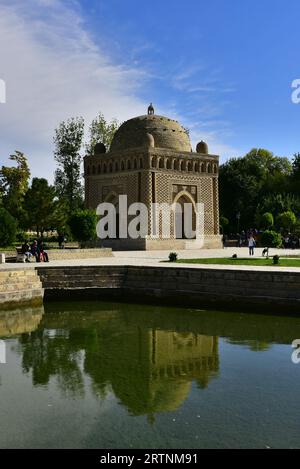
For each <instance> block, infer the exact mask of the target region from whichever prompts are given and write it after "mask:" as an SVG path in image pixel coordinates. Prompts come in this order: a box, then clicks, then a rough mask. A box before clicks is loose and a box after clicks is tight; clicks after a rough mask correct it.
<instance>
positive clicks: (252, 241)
mask: <svg viewBox="0 0 300 469" xmlns="http://www.w3.org/2000/svg"><path fill="white" fill-rule="evenodd" d="M248 247H249V255H250V256H254V248H255V239H254V238H253V236H252V235H251V236H250V238H249V240H248Z"/></svg>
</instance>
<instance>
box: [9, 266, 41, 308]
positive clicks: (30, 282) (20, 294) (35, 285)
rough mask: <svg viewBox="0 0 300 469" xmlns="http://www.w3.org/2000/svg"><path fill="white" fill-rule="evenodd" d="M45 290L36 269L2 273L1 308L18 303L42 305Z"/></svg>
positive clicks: (12, 270)
mask: <svg viewBox="0 0 300 469" xmlns="http://www.w3.org/2000/svg"><path fill="white" fill-rule="evenodd" d="M43 296H44V290H43V287H42V283H41V281H40V278H39V276H38V275H37V271H36V270H35V269H33V268H32V269H24V270H21V269H17V270H14V269H5V270H2V271H0V308H1V311H2V310H3V309H4V308H5V307H10V306H14V305H16V304H17V303H24V304H25V303H30V304H31V303H32V304H36V303H37V304H38V303H42V300H43Z"/></svg>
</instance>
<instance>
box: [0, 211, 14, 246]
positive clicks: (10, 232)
mask: <svg viewBox="0 0 300 469" xmlns="http://www.w3.org/2000/svg"><path fill="white" fill-rule="evenodd" d="M16 233H17V221H16V220H15V218H14V217H13V216H12V215H11V214H10V213H9V212H8V211H7V210H6V209H5V208H0V246H3V247H6V246H10V245H12V244H13V242H14V241H15V239H16Z"/></svg>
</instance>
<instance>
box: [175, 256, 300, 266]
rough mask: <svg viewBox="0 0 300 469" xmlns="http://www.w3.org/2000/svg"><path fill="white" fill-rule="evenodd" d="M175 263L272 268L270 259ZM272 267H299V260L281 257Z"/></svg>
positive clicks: (180, 261)
mask: <svg viewBox="0 0 300 469" xmlns="http://www.w3.org/2000/svg"><path fill="white" fill-rule="evenodd" d="M177 263H182V264H183V263H184V264H220V265H261V266H273V265H274V264H273V259H272V257H270V258H269V259H266V258H259V259H257V258H254V259H253V258H247V257H241V258H237V259H232V258H231V257H229V258H228V257H227V258H224V257H221V258H208V259H179V260H177ZM274 267H300V259H288V258H283V257H281V258H280V259H279V264H277V265H274Z"/></svg>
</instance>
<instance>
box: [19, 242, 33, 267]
mask: <svg viewBox="0 0 300 469" xmlns="http://www.w3.org/2000/svg"><path fill="white" fill-rule="evenodd" d="M21 251H22V254H24V256H26V262H30V257H32V252H31V251H30V246H29V244H28V243H27V241H24V243H23V244H22V247H21Z"/></svg>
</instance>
